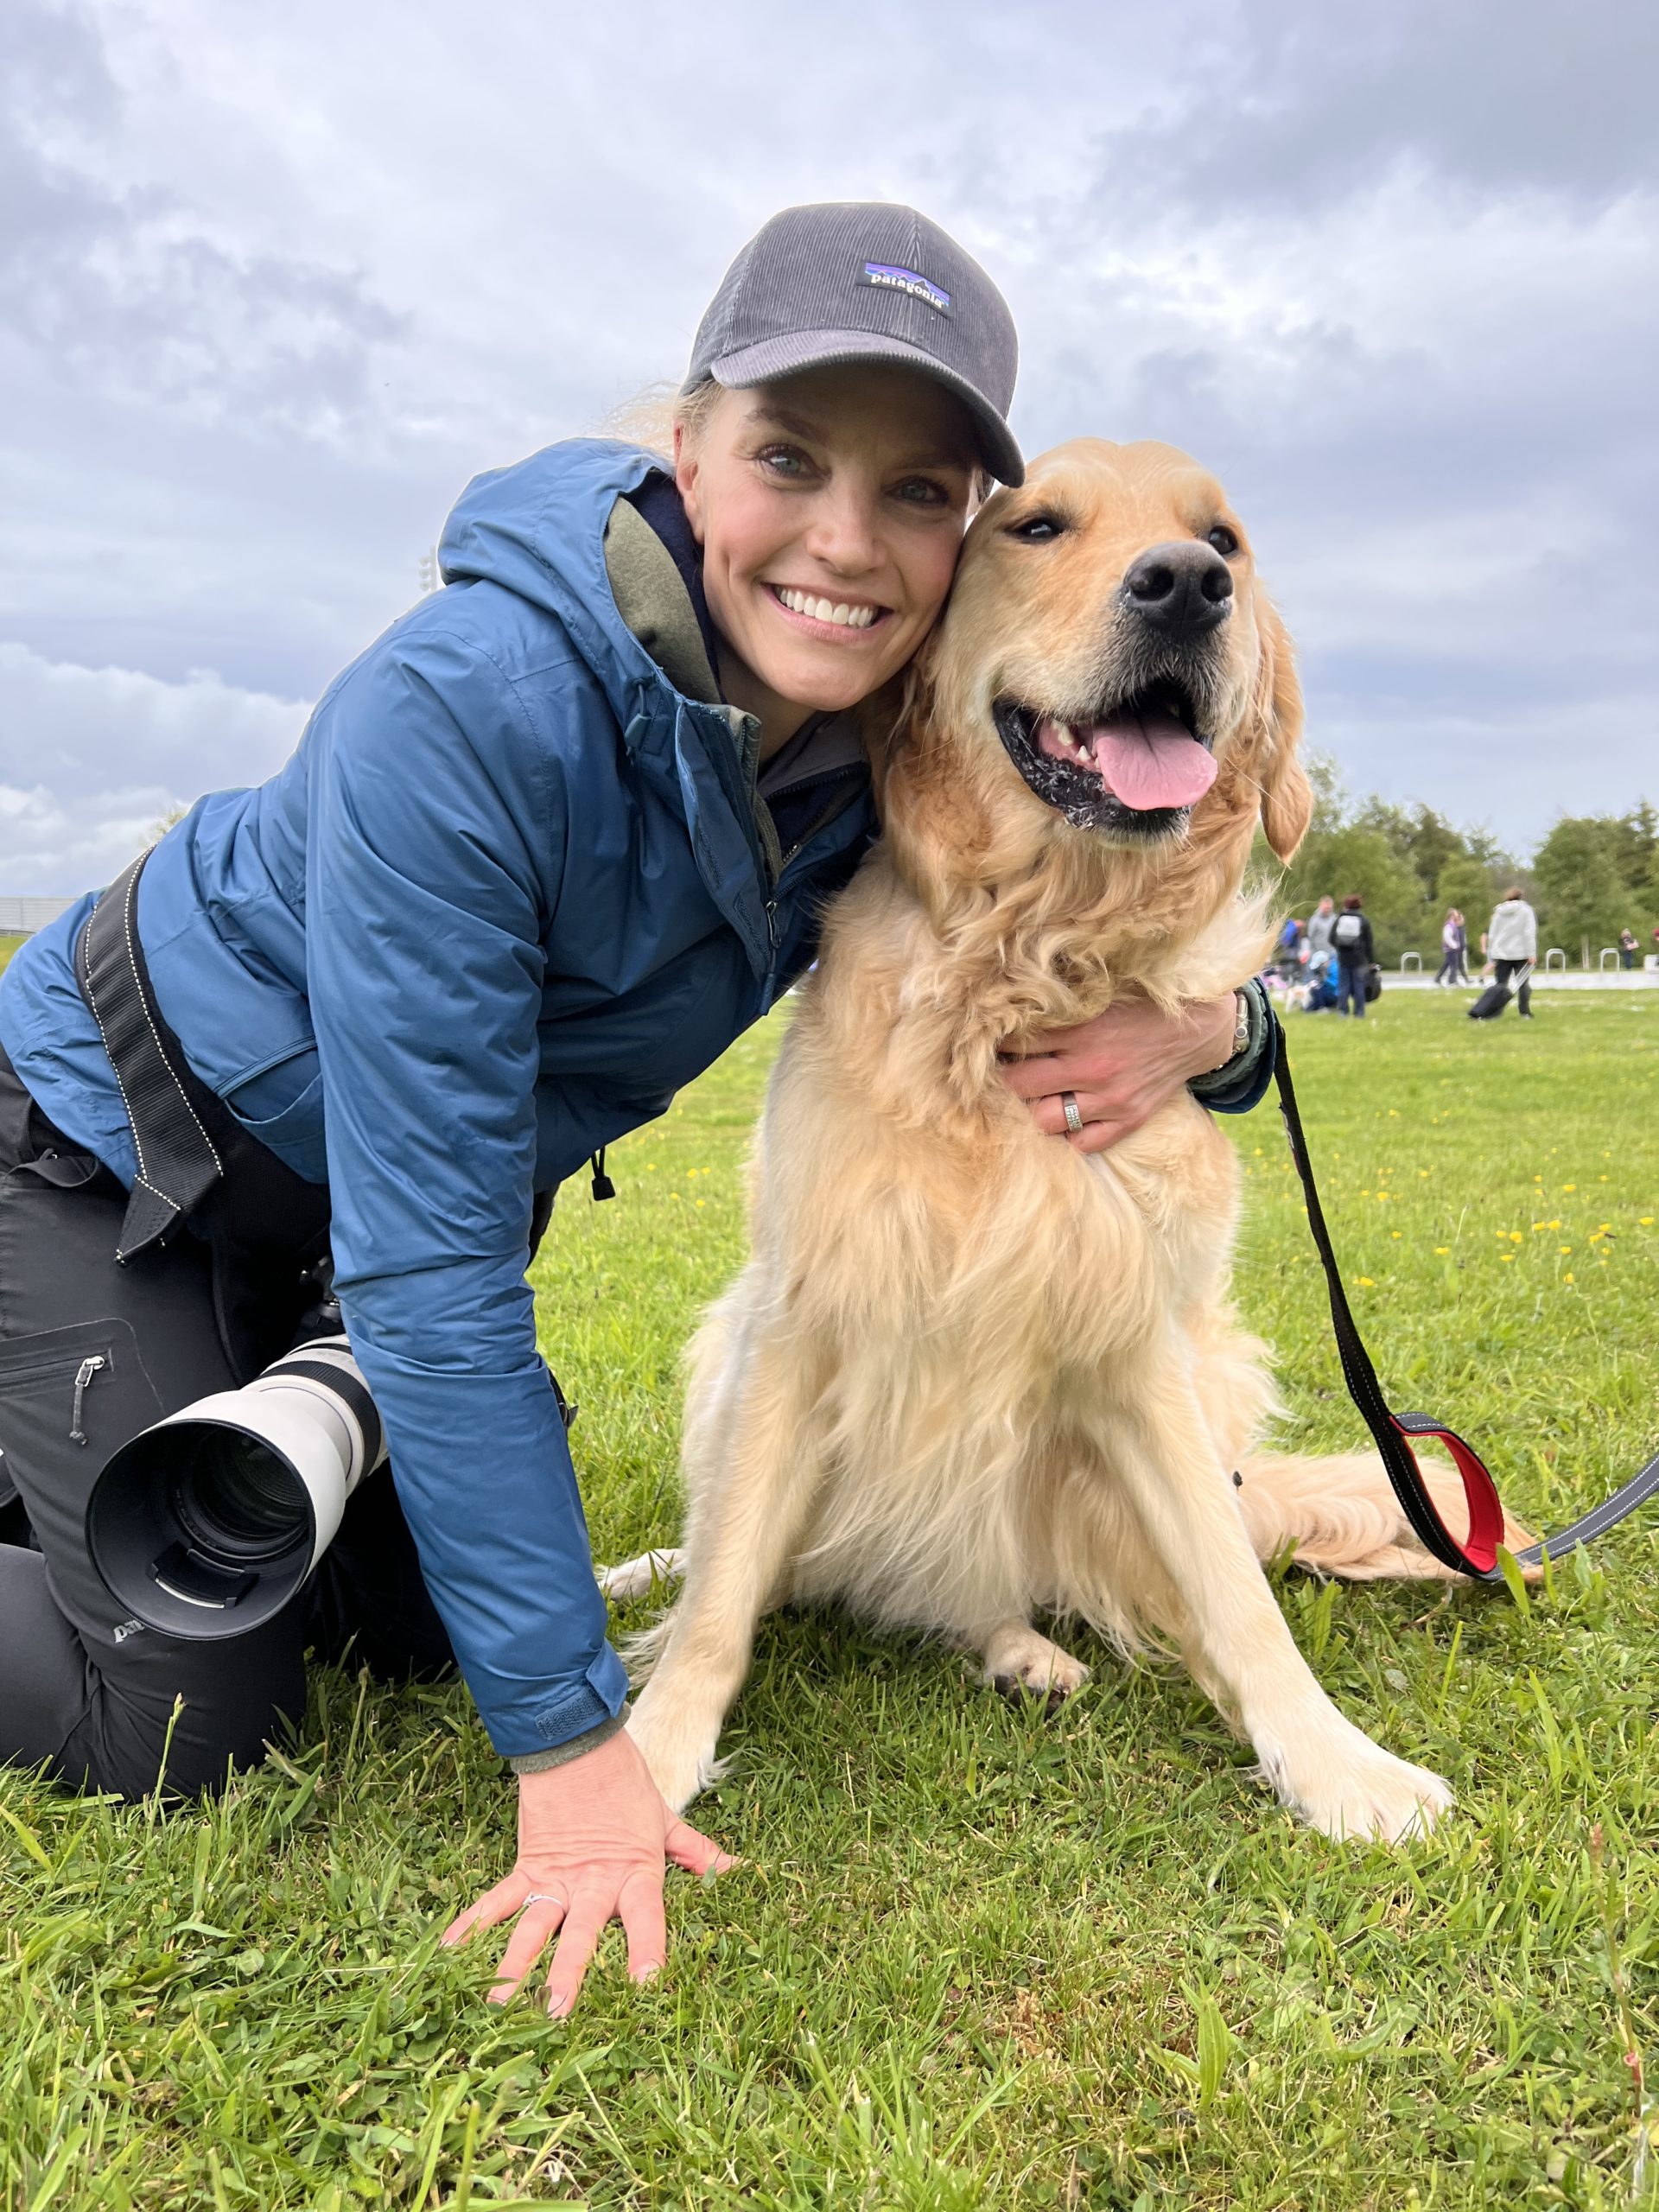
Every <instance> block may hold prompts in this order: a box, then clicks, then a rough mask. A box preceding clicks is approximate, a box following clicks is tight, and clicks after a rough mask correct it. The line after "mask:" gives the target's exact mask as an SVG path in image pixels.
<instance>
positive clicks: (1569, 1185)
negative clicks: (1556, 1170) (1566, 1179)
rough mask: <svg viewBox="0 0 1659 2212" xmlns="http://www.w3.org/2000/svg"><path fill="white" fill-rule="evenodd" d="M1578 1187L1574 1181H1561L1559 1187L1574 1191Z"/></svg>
mask: <svg viewBox="0 0 1659 2212" xmlns="http://www.w3.org/2000/svg"><path fill="white" fill-rule="evenodd" d="M1578 1187H1579V1186H1578V1185H1577V1184H1576V1183H1563V1184H1562V1185H1561V1188H1562V1189H1563V1190H1564V1191H1576V1190H1577V1189H1578Z"/></svg>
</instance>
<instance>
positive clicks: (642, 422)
mask: <svg viewBox="0 0 1659 2212" xmlns="http://www.w3.org/2000/svg"><path fill="white" fill-rule="evenodd" d="M724 390H725V386H724V385H719V384H716V383H715V380H714V378H712V377H709V378H705V380H704V381H703V382H702V384H700V385H696V387H695V388H694V389H693V390H692V391H681V390H680V388H679V386H678V385H675V384H669V383H667V382H666V381H664V383H662V384H651V385H646V386H645V390H644V391H637V392H635V394H634V396H633V397H632V399H625V400H624V401H623V403H622V404H621V405H620V407H618V408H615V409H613V410H612V412H611V413H610V414H609V415H607V416H606V418H605V422H604V424H603V426H602V427H603V430H604V434H605V435H606V436H607V438H621V439H623V440H624V441H626V443H627V444H629V445H631V446H644V447H645V448H646V450H647V451H648V452H650V453H659V454H662V455H663V457H664V460H666V461H672V460H673V458H674V433H675V431H676V430H680V431H683V433H684V435H686V436H687V437H688V438H690V441H691V442H692V443H693V444H694V445H695V444H696V441H697V439H698V438H699V437H700V436H701V435H702V431H703V430H704V429H706V427H707V425H708V422H709V416H711V415H712V414H713V413H714V411H715V408H716V407H718V406H719V404H720V395H721V392H722V391H724Z"/></svg>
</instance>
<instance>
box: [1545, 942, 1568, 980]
mask: <svg viewBox="0 0 1659 2212" xmlns="http://www.w3.org/2000/svg"><path fill="white" fill-rule="evenodd" d="M1556 966H1559V967H1560V968H1561V969H1563V970H1565V969H1566V967H1567V955H1566V954H1565V953H1564V952H1563V951H1562V950H1561V948H1560V945H1559V944H1552V945H1551V946H1550V948H1549V950H1548V952H1547V953H1545V955H1544V973H1545V975H1546V976H1548V973H1549V971H1550V969H1552V968H1553V967H1556Z"/></svg>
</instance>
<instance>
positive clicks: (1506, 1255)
mask: <svg viewBox="0 0 1659 2212" xmlns="http://www.w3.org/2000/svg"><path fill="white" fill-rule="evenodd" d="M1497 1256H1498V1258H1499V1259H1500V1260H1502V1261H1503V1264H1504V1266H1505V1267H1506V1268H1507V1267H1508V1266H1509V1264H1510V1261H1511V1260H1513V1259H1514V1257H1515V1255H1514V1253H1513V1252H1500V1253H1499V1254H1498V1255H1497Z"/></svg>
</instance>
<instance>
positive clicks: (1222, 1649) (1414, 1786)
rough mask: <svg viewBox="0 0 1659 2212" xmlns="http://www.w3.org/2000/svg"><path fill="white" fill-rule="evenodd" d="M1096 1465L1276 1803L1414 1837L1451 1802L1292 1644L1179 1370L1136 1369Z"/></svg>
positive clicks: (1366, 1831)
mask: <svg viewBox="0 0 1659 2212" xmlns="http://www.w3.org/2000/svg"><path fill="white" fill-rule="evenodd" d="M1107 1427H1108V1432H1109V1433H1106V1434H1104V1435H1103V1437H1102V1444H1103V1448H1104V1449H1105V1451H1106V1452H1107V1454H1108V1459H1109V1466H1110V1469H1111V1471H1112V1473H1113V1475H1115V1476H1116V1478H1118V1479H1119V1480H1120V1481H1121V1482H1122V1483H1123V1484H1125V1486H1126V1487H1127V1489H1128V1492H1129V1495H1130V1497H1131V1500H1132V1503H1133V1504H1134V1507H1135V1513H1136V1516H1137V1517H1138V1518H1139V1520H1140V1522H1141V1527H1142V1529H1144V1531H1145V1533H1146V1535H1147V1539H1148V1541H1149V1542H1150V1543H1151V1545H1152V1547H1153V1549H1154V1552H1155V1553H1156V1554H1157V1557H1158V1559H1159V1560H1160V1564H1161V1565H1162V1567H1163V1568H1164V1570H1165V1572H1166V1574H1167V1575H1168V1577H1169V1579H1170V1581H1171V1582H1172V1583H1173V1585H1174V1587H1175V1590H1176V1592H1177V1595H1178V1598H1179V1603H1180V1605H1181V1608H1182V1611H1183V1612H1184V1613H1185V1622H1184V1623H1183V1624H1181V1633H1182V1635H1183V1637H1184V1639H1185V1643H1186V1648H1187V1656H1188V1659H1189V1662H1190V1663H1191V1664H1192V1669H1193V1672H1194V1673H1195V1675H1198V1679H1199V1680H1200V1681H1202V1682H1203V1683H1204V1685H1205V1688H1206V1689H1207V1690H1209V1692H1210V1693H1211V1695H1212V1696H1213V1697H1215V1699H1216V1700H1217V1703H1218V1704H1220V1705H1221V1706H1222V1707H1223V1708H1224V1710H1227V1711H1228V1712H1229V1713H1230V1714H1232V1715H1236V1718H1237V1720H1238V1722H1239V1724H1240V1725H1241V1726H1242V1727H1243V1731H1244V1733H1245V1734H1246V1735H1247V1736H1248V1737H1249V1740H1250V1742H1251V1743H1252V1744H1253V1745H1255V1750H1256V1751H1257V1752H1258V1754H1259V1755H1260V1758H1261V1761H1262V1773H1263V1775H1264V1776H1265V1777H1266V1778H1267V1780H1268V1781H1269V1782H1270V1783H1272V1784H1273V1787H1274V1789H1275V1790H1276V1791H1277V1792H1278V1794H1279V1796H1280V1798H1281V1801H1282V1802H1284V1803H1285V1804H1287V1805H1288V1806H1289V1807H1290V1808H1291V1809H1292V1810H1293V1811H1294V1812H1295V1813H1296V1814H1298V1815H1300V1817H1301V1818H1302V1819H1303V1820H1305V1821H1307V1822H1308V1823H1309V1825H1310V1826H1311V1827H1316V1828H1320V1829H1323V1830H1324V1832H1325V1834H1327V1835H1334V1836H1360V1837H1364V1836H1372V1837H1379V1838H1382V1839H1383V1840H1387V1841H1389V1842H1392V1841H1395V1840H1398V1839H1399V1838H1401V1837H1403V1836H1408V1835H1413V1834H1421V1833H1423V1832H1424V1831H1425V1830H1427V1828H1428V1827H1431V1826H1432V1825H1433V1821H1434V1820H1435V1818H1436V1816H1437V1815H1439V1814H1440V1813H1442V1812H1444V1811H1445V1810H1446V1808H1447V1807H1448V1806H1449V1805H1450V1804H1451V1803H1452V1791H1451V1789H1450V1788H1449V1787H1448V1786H1447V1784H1446V1783H1444V1782H1443V1781H1442V1780H1441V1779H1440V1777H1439V1776H1438V1775H1434V1774H1430V1773H1429V1772H1428V1771H1427V1770H1426V1769H1425V1768H1422V1767H1419V1766H1412V1765H1409V1764H1408V1763H1407V1762H1406V1761H1405V1760H1403V1759H1397V1758H1394V1757H1393V1755H1392V1754H1391V1753H1390V1752H1388V1751H1383V1749H1382V1748H1381V1746H1380V1745H1376V1744H1374V1743H1373V1742H1372V1741H1371V1739H1370V1737H1369V1736H1367V1735H1366V1734H1365V1733H1364V1732H1363V1731H1362V1730H1361V1729H1358V1728H1357V1727H1355V1726H1354V1725H1353V1723H1352V1722H1351V1720H1347V1719H1344V1717H1343V1715H1342V1714H1341V1713H1338V1710H1337V1708H1336V1707H1335V1706H1334V1705H1333V1704H1332V1702H1331V1700H1330V1699H1329V1698H1328V1697H1327V1696H1326V1695H1325V1692H1324V1690H1323V1689H1321V1688H1320V1687H1319V1683H1318V1681H1316V1680H1315V1679H1314V1676H1313V1671H1312V1669H1310V1668H1309V1666H1308V1664H1307V1662H1306V1660H1305V1659H1304V1658H1303V1657H1302V1655H1301V1653H1300V1651H1299V1650H1298V1649H1297V1648H1296V1643H1295V1640H1294V1637H1292V1635H1291V1633H1290V1630H1289V1627H1288V1626H1287V1623H1286V1621H1285V1618H1284V1615H1283V1614H1282V1613H1281V1611H1280V1610H1279V1606H1278V1604H1277V1602H1276V1601H1275V1599H1274V1594H1273V1592H1272V1590H1271V1589H1270V1587H1269V1586H1268V1580H1267V1577H1266V1575H1265V1574H1264V1573H1262V1567H1261V1564H1260V1562H1259V1561H1258V1560H1257V1559H1256V1556H1255V1550H1254V1548H1252V1546H1251V1543H1250V1541H1249V1535H1248V1534H1247V1532H1246V1529H1245V1527H1244V1522H1243V1515H1242V1513H1241V1512H1240V1510H1239V1506H1238V1503H1237V1496H1236V1491H1235V1489H1234V1486H1233V1483H1232V1478H1231V1477H1230V1474H1229V1473H1228V1472H1227V1471H1225V1470H1224V1468H1223V1467H1222V1466H1221V1465H1220V1463H1219V1462H1218V1460H1217V1458H1216V1455H1215V1450H1214V1446H1213V1445H1212V1444H1211V1441H1210V1437H1209V1433H1208V1430H1207V1428H1206V1427H1205V1421H1204V1418H1203V1414H1202V1412H1201V1410H1200V1408H1199V1406H1198V1399H1197V1396H1196V1395H1195V1394H1194V1392H1193V1390H1192V1386H1191V1384H1190V1383H1189V1381H1188V1379H1187V1377H1186V1375H1185V1373H1184V1372H1183V1370H1182V1369H1181V1367H1180V1365H1179V1363H1177V1362H1175V1361H1171V1362H1168V1363H1154V1362H1152V1361H1150V1360H1149V1361H1148V1362H1147V1367H1146V1368H1145V1369H1143V1370H1142V1371H1141V1375H1140V1376H1137V1395H1136V1397H1135V1402H1133V1403H1132V1404H1129V1405H1127V1406H1125V1407H1123V1408H1122V1409H1121V1410H1120V1411H1119V1412H1118V1413H1117V1414H1115V1415H1114V1416H1112V1417H1111V1418H1110V1419H1109V1421H1108V1424H1107Z"/></svg>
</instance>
